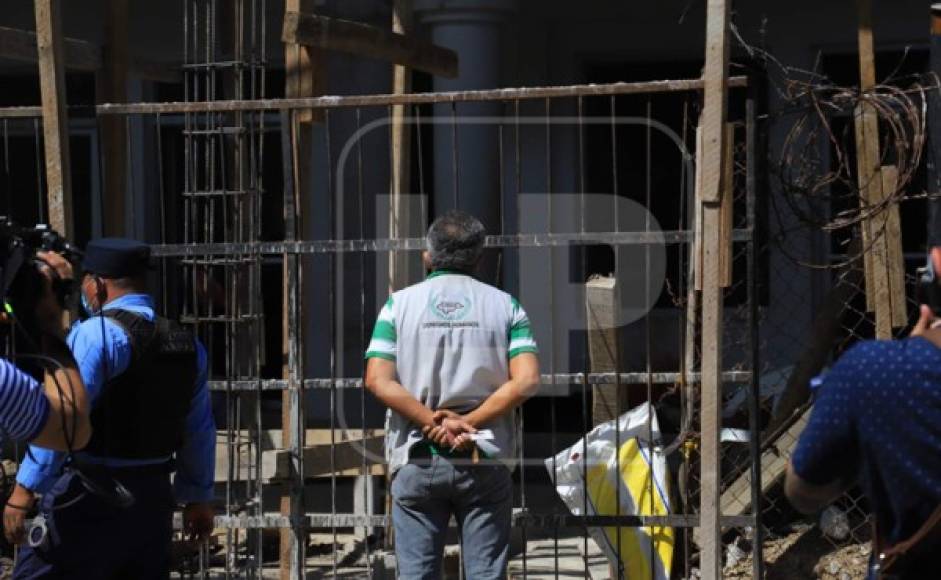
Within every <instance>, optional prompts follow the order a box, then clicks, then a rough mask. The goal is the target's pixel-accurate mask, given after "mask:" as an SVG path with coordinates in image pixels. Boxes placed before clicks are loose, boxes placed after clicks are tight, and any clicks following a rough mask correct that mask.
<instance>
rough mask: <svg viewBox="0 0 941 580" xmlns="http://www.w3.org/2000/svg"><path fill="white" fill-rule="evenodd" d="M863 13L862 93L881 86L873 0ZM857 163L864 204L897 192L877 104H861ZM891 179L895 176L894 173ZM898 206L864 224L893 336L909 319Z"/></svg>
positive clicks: (883, 332) (863, 3)
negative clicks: (885, 162) (886, 170)
mask: <svg viewBox="0 0 941 580" xmlns="http://www.w3.org/2000/svg"><path fill="white" fill-rule="evenodd" d="M857 7H858V11H859V35H858V40H859V81H860V89H861V90H862V91H864V92H865V91H868V90H871V89H872V88H873V87H875V86H876V66H875V51H874V48H873V38H872V6H871V0H857ZM855 124H856V166H857V181H858V184H859V189H860V207H862V208H867V207H872V206H875V205H878V204H880V203H882V202H883V201H884V200H885V198H886V197H888V195H889V194H890V193H891V191H892V190H890V189H886V187H885V185H889V184H893V187H892V189H894V180H889V181H886V180H884V179H883V175H882V167H881V157H882V152H881V149H880V146H879V117H878V114H877V113H876V110H875V108H874V107H872V106H871V105H869V104H868V103H866V102H865V101H864V102H861V103H860V104H859V107H858V108H857V110H856V114H855ZM890 177H891V175H890ZM898 220H899V216H898V207H897V206H895V205H893V206H891V207H887V208H885V209H884V210H882V212H880V214H879V215H877V216H875V217H874V218H871V219H867V220H864V221H863V223H862V224H861V227H862V239H863V252H864V255H863V265H864V268H865V269H866V306H867V309H868V310H869V311H871V312H875V316H876V337H877V338H891V336H892V327H893V326H903V325H904V324H905V323H906V322H907V319H908V317H907V311H906V302H905V272H904V264H903V262H902V248H901V243H902V242H901V238H900V236H894V237H893V236H891V235H890V234H891V232H890V230H892V229H895V227H896V226H897V224H898Z"/></svg>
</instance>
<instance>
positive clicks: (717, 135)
mask: <svg viewBox="0 0 941 580" xmlns="http://www.w3.org/2000/svg"><path fill="white" fill-rule="evenodd" d="M729 5H730V3H729V2H727V0H708V2H707V9H706V66H705V70H704V71H703V83H704V85H705V86H704V93H703V112H702V128H703V145H704V147H703V152H704V155H703V156H702V164H703V190H702V199H703V201H705V202H708V203H717V202H718V201H719V199H720V198H721V197H722V187H721V183H722V180H721V175H722V174H721V172H720V171H721V168H722V155H723V153H724V150H723V148H722V141H723V137H724V131H725V119H726V116H727V113H728V106H727V101H728V87H727V81H728V78H729V67H728V61H729V33H728V18H729Z"/></svg>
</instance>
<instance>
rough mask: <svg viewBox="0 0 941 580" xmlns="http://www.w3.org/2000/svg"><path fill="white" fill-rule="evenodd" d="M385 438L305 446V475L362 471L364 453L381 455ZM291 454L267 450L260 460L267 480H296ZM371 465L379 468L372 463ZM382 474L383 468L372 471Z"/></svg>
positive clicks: (279, 450) (283, 451)
mask: <svg viewBox="0 0 941 580" xmlns="http://www.w3.org/2000/svg"><path fill="white" fill-rule="evenodd" d="M384 442H385V437H383V436H377V437H369V438H367V439H366V440H365V441H357V440H353V441H337V442H336V444H335V445H332V444H331V443H329V442H327V443H322V444H320V445H308V446H305V447H304V466H305V469H304V476H305V477H318V476H320V477H322V476H328V475H331V474H333V473H337V474H340V473H345V472H360V471H362V468H363V453H369V454H372V455H377V456H382V453H383V445H384ZM290 459H291V453H290V452H289V451H287V450H284V449H277V450H272V451H265V452H263V453H262V459H261V465H262V469H261V476H262V479H264V480H266V481H271V480H279V479H288V478H291V477H293V474H292V472H291V466H290ZM372 465H380V467H381V464H376V463H375V462H373V464H372ZM369 471H370V472H373V471H375V472H376V473H382V471H383V470H382V469H373V470H369Z"/></svg>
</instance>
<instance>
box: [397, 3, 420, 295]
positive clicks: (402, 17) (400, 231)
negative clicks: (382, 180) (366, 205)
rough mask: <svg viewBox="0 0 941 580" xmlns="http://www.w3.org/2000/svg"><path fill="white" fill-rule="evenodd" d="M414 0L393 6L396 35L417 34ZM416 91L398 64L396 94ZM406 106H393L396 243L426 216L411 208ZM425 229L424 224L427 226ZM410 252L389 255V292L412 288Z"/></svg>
mask: <svg viewBox="0 0 941 580" xmlns="http://www.w3.org/2000/svg"><path fill="white" fill-rule="evenodd" d="M413 20H414V15H413V13H412V0H395V2H394V4H393V6H392V32H393V33H394V34H401V35H405V36H407V35H410V34H412V33H413ZM411 90H412V78H411V71H410V70H408V67H406V66H404V65H401V64H396V65H394V66H393V67H392V94H394V95H404V94H407V93H409V92H411ZM407 116H408V110H407V108H406V105H404V104H399V105H393V106H392V126H391V129H390V130H391V131H392V183H391V192H390V194H391V200H390V203H391V206H392V207H391V211H390V212H389V237H390V238H393V239H401V238H410V237H412V233H413V232H412V227H411V225H412V223H413V222H418V219H416V218H420V217H423V216H413V215H412V212H411V211H410V209H411V208H410V207H409V203H408V201H409V199H410V197H409V195H408V194H409V193H410V186H411V173H412V164H411V159H412V157H411V150H412V138H411V137H412V125H411V124H410V123H407V122H406V117H407ZM423 225H424V224H423ZM410 257H411V255H410V253H409V252H389V291H390V292H395V291H396V290H401V289H402V288H404V287H406V286H408V285H409V284H410V283H411V282H412V281H413V280H412V276H411V273H410V271H409V266H410V264H409V258H410Z"/></svg>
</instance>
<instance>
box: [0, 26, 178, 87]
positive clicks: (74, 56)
mask: <svg viewBox="0 0 941 580" xmlns="http://www.w3.org/2000/svg"><path fill="white" fill-rule="evenodd" d="M125 32H126V31H125ZM62 42H63V54H64V58H65V68H66V70H77V71H81V72H98V71H99V70H101V69H102V67H103V66H104V65H103V63H104V60H105V57H104V56H103V55H102V52H103V51H102V50H101V48H99V47H98V46H97V45H96V44H94V43H92V42H88V41H87V40H79V39H77V38H63V39H62ZM0 59H6V60H12V61H18V62H26V63H32V64H35V63H38V62H39V55H38V53H37V51H36V33H35V32H33V31H32V30H20V29H18V28H8V27H6V26H0ZM129 68H130V70H131V72H132V73H133V74H134V75H135V76H138V77H140V78H142V79H146V80H149V81H159V82H165V83H175V82H179V81H180V80H182V78H183V74H182V73H181V72H180V69H179V68H178V67H176V66H175V65H172V64H167V63H159V62H150V61H146V60H140V59H135V60H134V61H133V63H132V64H131V65H130V67H129ZM99 101H101V99H99Z"/></svg>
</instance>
